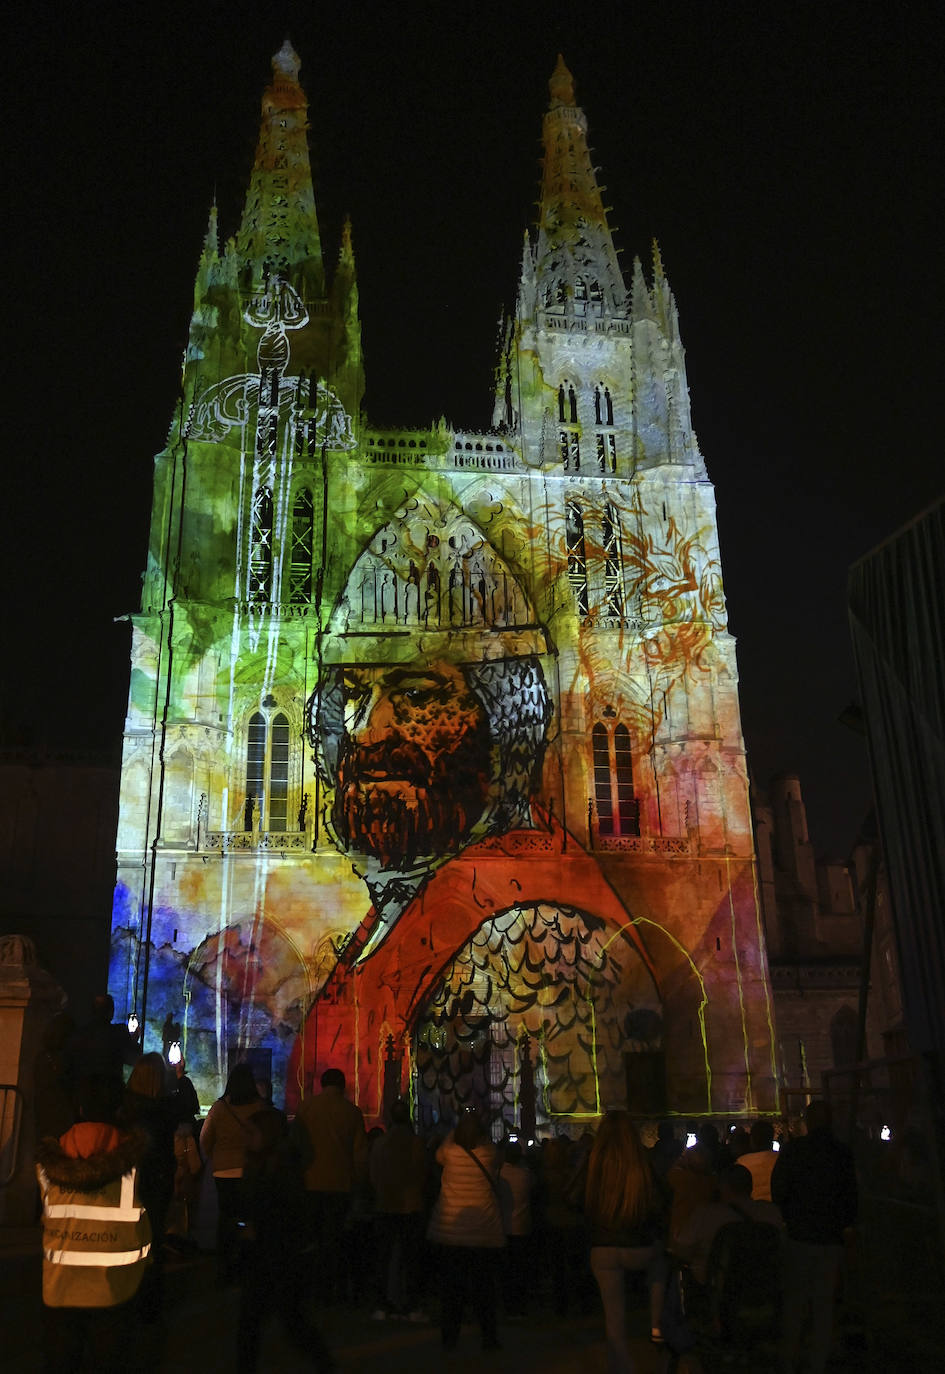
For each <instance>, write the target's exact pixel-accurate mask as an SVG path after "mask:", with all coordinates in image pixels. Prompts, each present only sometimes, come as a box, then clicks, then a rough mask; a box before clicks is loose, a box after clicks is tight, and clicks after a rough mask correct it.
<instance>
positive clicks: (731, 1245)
mask: <svg viewBox="0 0 945 1374" xmlns="http://www.w3.org/2000/svg"><path fill="white" fill-rule="evenodd" d="M781 1255H782V1245H781V1232H780V1230H779V1229H778V1227H776V1226H773V1225H771V1224H770V1223H769V1222H766V1221H754V1220H752V1219H751V1218H749V1217H747V1216H746V1217H744V1219H742V1220H739V1221H730V1222H727V1223H726V1225H725V1226H723V1227H722V1228H721V1229H720V1230H719V1231H718V1233H717V1234H716V1237H715V1239H714V1240H713V1242H712V1249H711V1251H710V1252H709V1263H708V1268H707V1271H706V1284H707V1288H708V1290H709V1303H710V1311H711V1318H712V1326H713V1329H714V1332H715V1334H716V1335H717V1336H718V1337H719V1338H720V1339H721V1340H722V1341H724V1342H725V1343H726V1344H731V1345H734V1346H736V1347H740V1348H742V1349H746V1348H750V1347H752V1346H754V1345H756V1344H757V1343H758V1342H760V1341H766V1340H772V1339H775V1338H776V1337H777V1335H778V1329H779V1324H780V1317H781V1281H782V1280H781V1270H782V1258H781Z"/></svg>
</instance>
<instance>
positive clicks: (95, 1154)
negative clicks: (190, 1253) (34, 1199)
mask: <svg viewBox="0 0 945 1374" xmlns="http://www.w3.org/2000/svg"><path fill="white" fill-rule="evenodd" d="M99 1096H100V1094H97V1093H96V1092H95V1090H94V1086H93V1087H92V1088H91V1089H90V1087H89V1085H88V1084H87V1085H86V1089H85V1091H84V1093H83V1095H82V1100H83V1106H84V1115H85V1116H86V1118H90V1119H86V1120H83V1121H79V1122H77V1123H76V1125H74V1126H72V1127H70V1129H69V1130H68V1131H66V1133H65V1134H64V1135H62V1136H60V1138H59V1139H58V1140H56V1139H54V1138H52V1137H47V1138H46V1139H44V1140H42V1141H40V1144H39V1147H38V1149H37V1152H36V1158H37V1175H38V1178H39V1186H40V1192H41V1195H42V1202H43V1306H44V1316H45V1319H46V1337H47V1368H55V1369H58V1368H60V1367H62V1368H77V1367H79V1365H80V1364H81V1360H82V1351H83V1348H84V1347H85V1346H86V1345H89V1346H91V1347H92V1348H93V1350H94V1353H95V1357H96V1367H97V1368H100V1369H108V1368H111V1364H112V1363H116V1362H117V1363H120V1362H121V1358H122V1348H121V1347H122V1344H123V1341H124V1338H125V1335H126V1331H125V1328H124V1314H126V1313H129V1312H130V1304H131V1300H132V1299H133V1298H134V1297H135V1295H136V1294H137V1292H138V1289H139V1288H140V1286H141V1282H142V1280H143V1278H144V1275H145V1271H146V1269H147V1267H148V1264H149V1262H150V1254H151V1224H150V1221H149V1220H148V1214H147V1211H146V1210H145V1207H144V1205H143V1203H142V1201H141V1197H140V1194H139V1191H138V1169H139V1166H140V1164H141V1161H142V1159H143V1157H144V1155H145V1152H146V1150H147V1144H148V1142H147V1138H146V1137H145V1136H144V1135H143V1134H140V1133H138V1132H134V1133H128V1132H125V1131H121V1130H119V1129H118V1127H116V1126H114V1125H112V1124H111V1123H110V1122H109V1121H107V1120H104V1119H98V1118H104V1117H106V1116H108V1115H110V1113H109V1112H108V1110H107V1109H105V1110H103V1109H102V1105H101V1103H97V1104H96V1099H97V1098H98V1097H99ZM96 1106H97V1109H96ZM67 1309H68V1310H67ZM110 1362H111V1363H110Z"/></svg>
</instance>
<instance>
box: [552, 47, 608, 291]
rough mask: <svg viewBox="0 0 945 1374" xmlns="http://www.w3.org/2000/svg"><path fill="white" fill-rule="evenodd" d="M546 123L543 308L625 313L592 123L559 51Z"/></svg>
mask: <svg viewBox="0 0 945 1374" xmlns="http://www.w3.org/2000/svg"><path fill="white" fill-rule="evenodd" d="M548 84H549V89H550V92H551V104H550V108H549V110H548V113H547V114H546V115H545V120H544V127H543V142H544V173H543V176H542V186H541V207H540V217H539V225H538V244H537V251H536V258H535V262H536V280H537V286H538V308H539V310H544V311H545V312H547V313H548V314H553V315H579V316H586V317H590V318H593V317H595V316H596V317H597V318H602V317H608V318H614V317H617V318H625V316H626V295H627V293H626V288H625V286H624V282H623V278H622V276H621V273H620V268H619V266H618V264H617V254H616V251H615V249H614V244H613V239H612V238H611V233H610V228H609V226H608V224H607V215H606V213H605V211H604V205H603V201H602V200H601V194H600V188H599V187H598V185H597V178H596V176H595V173H594V167H593V164H592V163H591V158H590V153H589V151H588V147H587V120H586V119H585V117H584V112H583V110H581V109H579V108H578V106H577V105H576V104H575V103H574V80H573V78H572V76H571V73H570V72H569V71H568V69H567V67H566V66H565V63H564V59H563V58H562V57H561V56H560V55H559V57H558V65H557V66H556V68H555V70H554V73H553V75H552V77H551V80H550V82H549V83H548Z"/></svg>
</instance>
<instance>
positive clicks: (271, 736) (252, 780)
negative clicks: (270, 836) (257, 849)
mask: <svg viewBox="0 0 945 1374" xmlns="http://www.w3.org/2000/svg"><path fill="white" fill-rule="evenodd" d="M288 814H289V719H288V717H287V716H286V714H285V712H284V711H278V712H277V713H276V714H275V715H274V716H272V717H271V719H270V720H268V721H267V719H266V716H265V715H264V714H263V713H262V711H255V712H254V713H253V715H252V716H250V719H249V728H248V730H247V734H246V801H245V805H244V809H243V829H244V830H247V831H251V830H277V831H284V830H286V829H287V821H288Z"/></svg>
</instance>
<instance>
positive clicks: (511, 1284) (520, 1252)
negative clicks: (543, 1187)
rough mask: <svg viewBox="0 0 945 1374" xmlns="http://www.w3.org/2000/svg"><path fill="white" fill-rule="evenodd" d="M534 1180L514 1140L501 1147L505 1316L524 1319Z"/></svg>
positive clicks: (528, 1272)
mask: <svg viewBox="0 0 945 1374" xmlns="http://www.w3.org/2000/svg"><path fill="white" fill-rule="evenodd" d="M533 1185H534V1176H533V1174H532V1171H531V1169H530V1168H529V1167H528V1165H527V1164H526V1163H525V1161H524V1159H523V1156H522V1147H521V1145H520V1144H519V1143H518V1141H517V1140H512V1141H509V1143H508V1144H507V1145H506V1147H505V1160H504V1163H503V1164H502V1167H501V1169H500V1170H499V1203H500V1205H501V1208H502V1225H503V1228H504V1230H505V1243H506V1249H505V1285H504V1289H503V1291H504V1294H505V1312H506V1315H507V1316H515V1317H521V1316H524V1314H525V1311H526V1309H527V1307H528V1285H529V1279H530V1278H532V1277H533V1276H532V1275H531V1274H530V1265H529V1262H528V1261H529V1247H530V1245H531V1238H532V1187H533Z"/></svg>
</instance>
